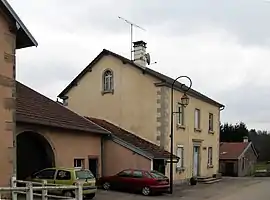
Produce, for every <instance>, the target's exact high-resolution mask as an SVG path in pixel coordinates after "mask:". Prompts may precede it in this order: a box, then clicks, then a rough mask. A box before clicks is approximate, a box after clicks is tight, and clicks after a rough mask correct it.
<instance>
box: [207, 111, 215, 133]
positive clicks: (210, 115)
mask: <svg viewBox="0 0 270 200" xmlns="http://www.w3.org/2000/svg"><path fill="white" fill-rule="evenodd" d="M208 129H209V130H208V131H214V115H213V113H209V127H208Z"/></svg>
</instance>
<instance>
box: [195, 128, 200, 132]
mask: <svg viewBox="0 0 270 200" xmlns="http://www.w3.org/2000/svg"><path fill="white" fill-rule="evenodd" d="M194 131H195V132H202V129H200V128H194Z"/></svg>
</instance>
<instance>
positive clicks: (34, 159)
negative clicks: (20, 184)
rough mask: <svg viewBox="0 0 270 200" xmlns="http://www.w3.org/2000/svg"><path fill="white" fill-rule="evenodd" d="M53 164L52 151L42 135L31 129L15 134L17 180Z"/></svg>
mask: <svg viewBox="0 0 270 200" xmlns="http://www.w3.org/2000/svg"><path fill="white" fill-rule="evenodd" d="M54 166H55V157H54V152H53V149H52V147H51V145H50V144H49V142H48V141H47V139H46V138H45V137H44V136H42V135H41V134H39V133H35V132H32V131H25V132H23V133H20V134H19V135H18V136H17V179H18V180H24V179H25V178H27V177H28V176H30V175H31V174H33V173H34V172H36V171H39V170H41V169H44V168H48V167H54Z"/></svg>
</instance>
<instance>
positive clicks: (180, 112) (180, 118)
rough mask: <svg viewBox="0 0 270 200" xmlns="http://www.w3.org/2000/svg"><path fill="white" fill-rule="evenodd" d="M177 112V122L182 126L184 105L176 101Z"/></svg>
mask: <svg viewBox="0 0 270 200" xmlns="http://www.w3.org/2000/svg"><path fill="white" fill-rule="evenodd" d="M177 112H178V113H177V114H178V119H177V124H179V125H182V126H183V125H184V105H182V104H181V103H178V104H177Z"/></svg>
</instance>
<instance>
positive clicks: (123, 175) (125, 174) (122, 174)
mask: <svg viewBox="0 0 270 200" xmlns="http://www.w3.org/2000/svg"><path fill="white" fill-rule="evenodd" d="M117 175H118V176H121V177H131V170H124V171H121V172H119V173H118V174H117Z"/></svg>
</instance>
